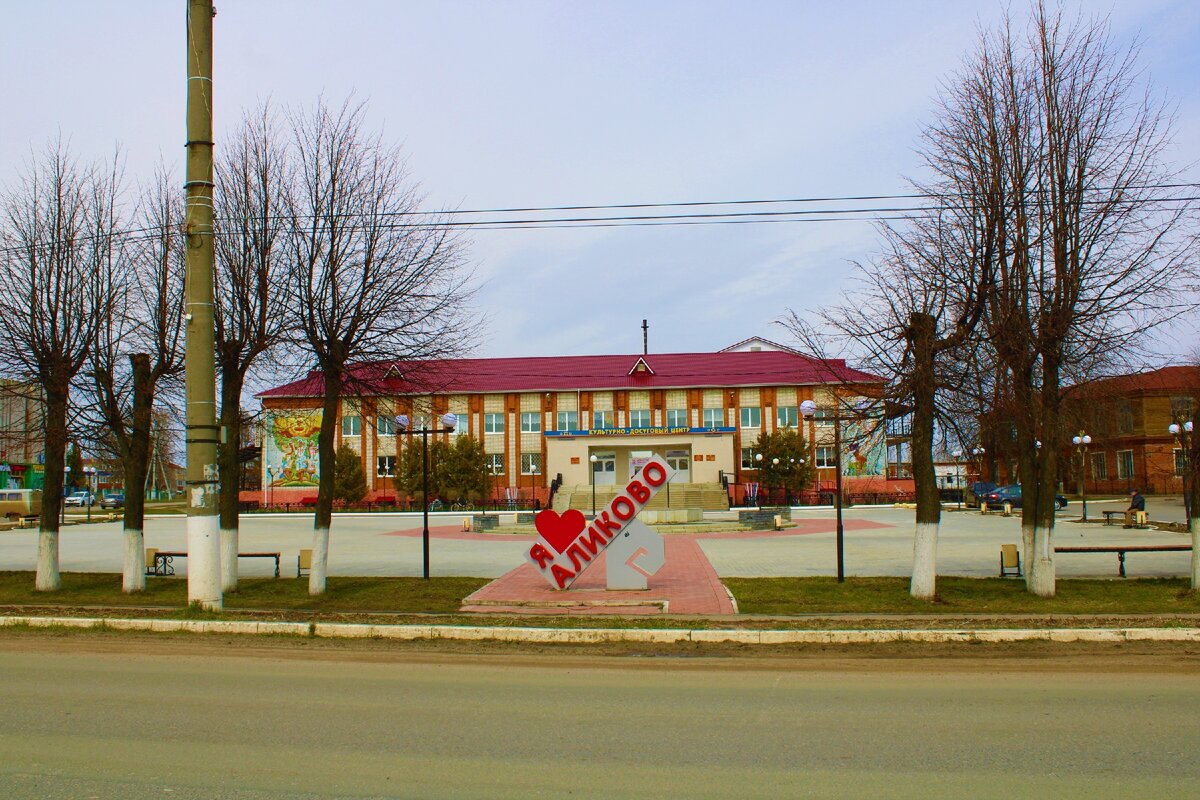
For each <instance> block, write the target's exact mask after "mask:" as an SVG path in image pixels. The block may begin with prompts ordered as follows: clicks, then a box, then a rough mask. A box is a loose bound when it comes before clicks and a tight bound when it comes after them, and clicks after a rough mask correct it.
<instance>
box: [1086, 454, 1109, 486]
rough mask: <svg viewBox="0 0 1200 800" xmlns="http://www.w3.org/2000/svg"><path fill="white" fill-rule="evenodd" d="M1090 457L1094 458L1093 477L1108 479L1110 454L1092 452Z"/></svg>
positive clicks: (1102, 479) (1101, 479) (1098, 479)
mask: <svg viewBox="0 0 1200 800" xmlns="http://www.w3.org/2000/svg"><path fill="white" fill-rule="evenodd" d="M1089 458H1091V460H1092V479H1093V480H1097V481H1104V480H1108V456H1107V455H1106V454H1104V453H1092V454H1091V455H1090V456H1089Z"/></svg>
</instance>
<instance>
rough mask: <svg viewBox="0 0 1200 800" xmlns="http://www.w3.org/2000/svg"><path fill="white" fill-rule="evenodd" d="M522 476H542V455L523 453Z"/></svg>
mask: <svg viewBox="0 0 1200 800" xmlns="http://www.w3.org/2000/svg"><path fill="white" fill-rule="evenodd" d="M521 474H522V475H541V474H542V454H541V453H521Z"/></svg>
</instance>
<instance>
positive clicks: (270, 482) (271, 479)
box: [267, 465, 275, 508]
mask: <svg viewBox="0 0 1200 800" xmlns="http://www.w3.org/2000/svg"><path fill="white" fill-rule="evenodd" d="M274 486H275V470H273V469H272V468H271V467H270V466H269V465H268V466H267V508H270V507H271V489H272V488H274Z"/></svg>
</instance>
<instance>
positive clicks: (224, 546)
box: [221, 528, 238, 592]
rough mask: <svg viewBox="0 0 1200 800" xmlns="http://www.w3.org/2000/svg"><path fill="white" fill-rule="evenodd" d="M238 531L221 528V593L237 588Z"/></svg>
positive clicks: (234, 590)
mask: <svg viewBox="0 0 1200 800" xmlns="http://www.w3.org/2000/svg"><path fill="white" fill-rule="evenodd" d="M237 554H238V529H237V528H221V591H222V592H236V591H237V587H238V556H237Z"/></svg>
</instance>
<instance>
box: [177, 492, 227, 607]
mask: <svg viewBox="0 0 1200 800" xmlns="http://www.w3.org/2000/svg"><path fill="white" fill-rule="evenodd" d="M220 522H221V518H220V517H218V516H217V515H216V514H206V515H204V516H189V517H188V518H187V525H186V527H187V545H188V547H187V551H188V565H187V567H188V602H189V603H199V604H200V605H201V606H203V607H204V608H207V609H209V610H211V611H220V610H221V608H222V607H223V606H224V598H223V597H222V596H221V532H220V530H219V525H220Z"/></svg>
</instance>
